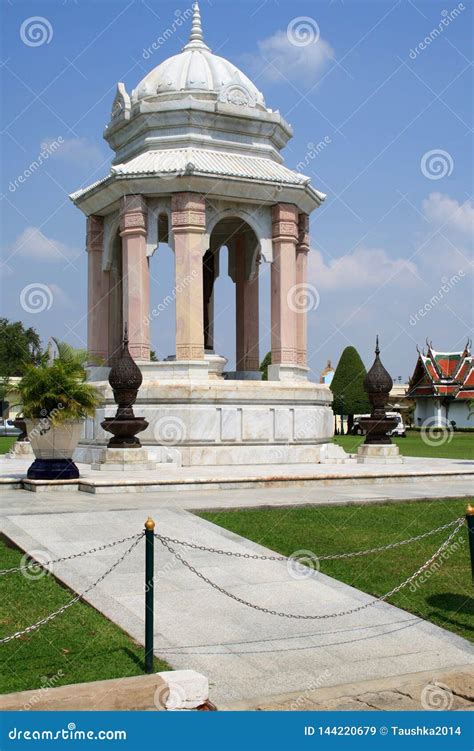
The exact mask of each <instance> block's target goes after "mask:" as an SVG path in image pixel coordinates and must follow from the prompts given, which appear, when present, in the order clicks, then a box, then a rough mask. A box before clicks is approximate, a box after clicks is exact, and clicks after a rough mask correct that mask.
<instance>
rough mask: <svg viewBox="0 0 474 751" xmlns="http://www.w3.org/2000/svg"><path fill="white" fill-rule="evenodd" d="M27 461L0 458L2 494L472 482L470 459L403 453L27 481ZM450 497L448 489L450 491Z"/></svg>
mask: <svg viewBox="0 0 474 751" xmlns="http://www.w3.org/2000/svg"><path fill="white" fill-rule="evenodd" d="M29 464H30V462H29V461H25V460H18V459H12V458H7V457H0V493H1V492H2V490H3V491H6V490H9V489H26V490H30V491H33V492H45V491H55V492H59V493H65V492H68V491H71V492H72V491H76V490H80V491H83V492H86V493H97V494H99V493H105V494H109V493H113V494H116V495H123V494H129V493H140V492H144V491H146V492H153V491H157V492H170V491H175V490H206V489H207V490H216V489H231V490H232V489H244V488H249V489H250V488H254V489H256V488H310V487H316V486H326V487H331V486H333V485H335V486H337V485H341V484H344V485H348V486H350V485H353V486H355V485H359V484H364V485H367V484H372V485H378V486H391V485H392V486H393V485H404V486H405V487H407V488H408V487H415V486H418V487H421V488H422V487H424V486H426V487H428V486H430V487H431V493H432V494H435V495H436V494H437V490H436V486H437V483H438V482H442V481H443V482H445V481H447V480H450V479H452V480H458V479H464V480H465V481H466V482H468V483H471V484H472V481H473V480H474V462H470V461H468V460H463V459H425V458H419V457H404V463H403V464H400V465H383V464H374V465H370V466H367V465H364V464H359V463H358V462H357V460H356V458H355V457H353V456H350V455H347V459H346V460H345V461H343V462H339V461H338V460H336V461H334V462H330V461H328V462H326V463H324V464H280V465H279V466H278V467H276V466H275V465H273V464H269V465H265V464H263V465H257V466H250V467H247V466H234V467H225V466H202V467H177V466H175V465H173V464H161V465H157V466H156V468H155V469H153V470H146V471H143V470H136V471H133V472H132V471H129V472H117V471H107V470H106V469H103V470H102V471H101V472H97V471H96V470H93V469H91V466H90V465H89V464H87V465H86V464H81V463H78V467H79V471H80V478H79V480H52V481H44V480H27V479H26V471H27V469H28V466H29ZM448 495H449V493H448Z"/></svg>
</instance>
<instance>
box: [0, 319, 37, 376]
mask: <svg viewBox="0 0 474 751" xmlns="http://www.w3.org/2000/svg"><path fill="white" fill-rule="evenodd" d="M42 357H43V353H42V351H41V339H40V337H39V334H38V332H37V331H36V329H34V328H31V327H30V328H28V329H26V328H25V327H24V326H23V324H22V322H21V321H15V322H13V321H9V320H8V319H7V318H0V375H1V376H2V377H3V378H9V377H11V376H22V375H24V374H25V372H26V369H27V366H28V365H39V364H40V363H41V361H42Z"/></svg>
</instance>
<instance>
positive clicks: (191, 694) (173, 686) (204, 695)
mask: <svg viewBox="0 0 474 751" xmlns="http://www.w3.org/2000/svg"><path fill="white" fill-rule="evenodd" d="M157 675H159V676H160V678H162V679H163V680H164V681H165V683H166V684H167V686H168V689H169V696H168V698H167V699H166V701H165V708H166V709H168V710H179V709H196V707H200V706H201V704H204V702H206V701H207V700H208V699H209V681H208V679H207V678H206V676H205V675H202V674H201V673H197V672H196V671H195V670H165V671H163V672H161V673H157Z"/></svg>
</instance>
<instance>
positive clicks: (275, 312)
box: [271, 203, 298, 365]
mask: <svg viewBox="0 0 474 751" xmlns="http://www.w3.org/2000/svg"><path fill="white" fill-rule="evenodd" d="M272 235H273V262H272V269H271V321H272V337H271V341H272V365H279V364H281V365H296V312H295V307H294V305H292V299H293V296H294V291H295V285H296V242H297V237H298V211H297V209H296V206H293V204H290V203H279V204H276V205H275V206H273V208H272Z"/></svg>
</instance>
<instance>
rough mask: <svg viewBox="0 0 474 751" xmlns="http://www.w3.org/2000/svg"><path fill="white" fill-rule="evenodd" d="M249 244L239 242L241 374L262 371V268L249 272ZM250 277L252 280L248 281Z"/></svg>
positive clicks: (237, 281)
mask: <svg viewBox="0 0 474 751" xmlns="http://www.w3.org/2000/svg"><path fill="white" fill-rule="evenodd" d="M247 265H248V264H247V258H246V244H245V238H244V237H243V235H238V236H237V237H236V241H235V324H236V363H235V369H236V370H237V371H249V370H250V371H256V370H258V369H259V365H260V361H259V346H258V345H259V341H258V266H256V269H255V272H254V273H253V274H252V273H249V269H248V268H247ZM248 277H250V278H248Z"/></svg>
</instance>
